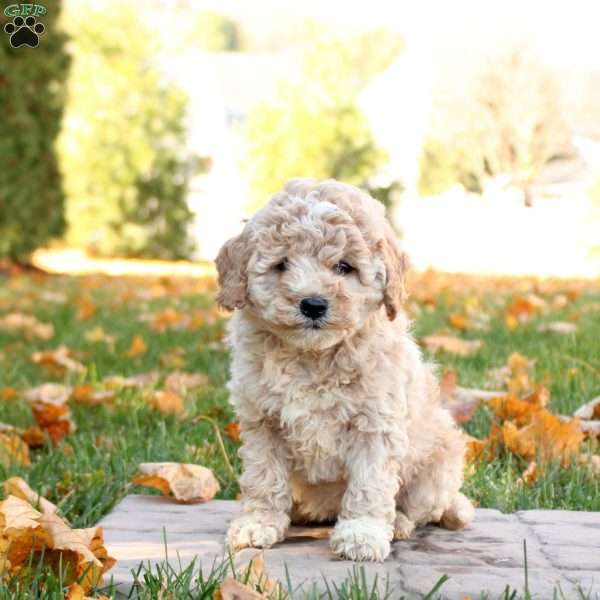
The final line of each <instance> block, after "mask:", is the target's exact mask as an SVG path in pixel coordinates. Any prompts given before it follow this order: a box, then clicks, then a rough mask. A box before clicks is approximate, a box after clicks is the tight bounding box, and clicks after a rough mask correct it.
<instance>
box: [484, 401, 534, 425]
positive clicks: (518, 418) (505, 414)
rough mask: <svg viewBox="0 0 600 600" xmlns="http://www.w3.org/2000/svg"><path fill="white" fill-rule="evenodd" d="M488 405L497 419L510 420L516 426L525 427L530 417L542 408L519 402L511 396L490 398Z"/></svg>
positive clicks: (530, 403) (532, 403)
mask: <svg viewBox="0 0 600 600" xmlns="http://www.w3.org/2000/svg"><path fill="white" fill-rule="evenodd" d="M488 405H489V406H490V407H491V408H492V410H493V411H494V413H495V415H496V416H497V417H498V418H499V419H501V420H503V421H506V420H511V421H514V422H515V423H516V424H517V425H527V423H529V422H530V421H531V417H532V416H533V415H534V414H535V413H537V412H539V411H540V410H542V408H543V406H541V405H540V404H537V403H536V402H528V401H527V400H519V398H517V397H516V396H513V395H509V396H501V397H499V398H491V399H490V400H488Z"/></svg>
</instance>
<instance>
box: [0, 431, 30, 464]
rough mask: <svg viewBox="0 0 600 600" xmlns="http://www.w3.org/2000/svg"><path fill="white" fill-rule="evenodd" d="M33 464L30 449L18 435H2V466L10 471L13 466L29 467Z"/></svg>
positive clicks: (0, 453) (0, 454) (0, 440)
mask: <svg viewBox="0 0 600 600" xmlns="http://www.w3.org/2000/svg"><path fill="white" fill-rule="evenodd" d="M30 464H31V459H30V458H29V447H28V446H27V444H26V443H25V442H24V441H23V440H22V439H21V437H20V436H19V435H18V434H17V433H10V432H8V433H6V432H3V433H0V465H2V466H3V467H4V468H5V469H9V468H10V467H11V466H13V465H17V466H19V467H27V466H29V465H30Z"/></svg>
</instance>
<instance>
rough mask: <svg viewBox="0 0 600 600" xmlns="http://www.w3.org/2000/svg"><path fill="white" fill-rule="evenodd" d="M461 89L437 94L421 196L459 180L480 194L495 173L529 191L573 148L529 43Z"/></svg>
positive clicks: (502, 54)
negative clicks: (550, 164) (554, 160)
mask: <svg viewBox="0 0 600 600" xmlns="http://www.w3.org/2000/svg"><path fill="white" fill-rule="evenodd" d="M459 87H460V90H454V93H452V92H450V93H446V94H438V95H437V97H436V100H437V103H436V105H435V106H434V112H433V117H432V119H431V123H430V127H429V133H428V136H427V139H426V140H425V143H424V147H423V152H422V158H421V178H420V188H421V192H422V193H424V194H435V193H440V192H442V191H444V190H445V189H447V188H448V187H450V186H451V185H452V184H454V183H460V184H462V185H463V186H464V187H465V188H466V189H468V190H470V191H474V192H482V191H483V190H484V189H485V186H486V183H487V182H488V181H489V180H490V179H491V178H493V177H495V176H497V175H507V176H508V177H509V178H510V180H511V183H513V184H515V185H517V186H519V187H521V188H523V189H524V190H527V187H528V186H529V185H530V184H531V183H532V182H533V180H534V179H535V178H536V177H537V175H539V173H540V170H541V169H542V167H543V166H544V165H545V164H546V163H547V162H548V161H549V160H551V159H552V158H554V157H556V156H558V155H560V154H562V153H564V152H565V151H566V150H567V149H568V146H569V131H568V128H567V126H566V123H565V120H564V118H563V115H562V112H561V107H560V96H559V90H558V87H557V84H556V81H555V80H554V78H553V76H552V74H551V73H550V72H549V71H548V70H547V69H546V68H545V67H544V65H543V63H542V61H541V59H540V58H539V57H538V56H537V55H536V54H535V52H533V51H532V50H531V49H530V48H528V47H527V46H524V45H516V46H511V47H508V48H506V49H503V50H501V51H498V52H495V53H492V54H491V55H490V56H488V57H487V59H485V60H482V61H481V62H480V63H479V64H478V65H477V67H475V68H474V70H473V71H472V72H471V73H470V74H468V75H467V76H465V77H464V78H461V79H460V84H459Z"/></svg>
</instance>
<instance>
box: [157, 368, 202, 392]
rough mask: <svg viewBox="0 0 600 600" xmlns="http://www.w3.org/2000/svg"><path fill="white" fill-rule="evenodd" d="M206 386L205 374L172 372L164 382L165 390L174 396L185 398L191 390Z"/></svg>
mask: <svg viewBox="0 0 600 600" xmlns="http://www.w3.org/2000/svg"><path fill="white" fill-rule="evenodd" d="M207 384H208V376H207V375H206V374H205V373H185V372H184V371H174V372H173V373H171V374H170V375H169V376H168V377H167V378H166V380H165V388H166V389H167V390H169V391H171V392H173V393H174V394H179V395H181V396H185V394H186V393H187V392H188V390H189V389H191V388H197V387H200V386H203V385H207Z"/></svg>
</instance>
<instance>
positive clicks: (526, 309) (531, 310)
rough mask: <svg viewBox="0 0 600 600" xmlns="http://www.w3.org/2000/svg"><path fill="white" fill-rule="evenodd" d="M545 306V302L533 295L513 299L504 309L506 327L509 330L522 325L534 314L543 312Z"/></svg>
mask: <svg viewBox="0 0 600 600" xmlns="http://www.w3.org/2000/svg"><path fill="white" fill-rule="evenodd" d="M546 306H547V302H546V301H545V300H544V299H543V298H540V297H539V296H536V295H535V294H528V295H527V296H521V297H518V298H515V299H514V300H513V301H512V302H511V303H510V304H509V305H508V306H507V307H506V317H505V321H506V325H507V326H508V328H509V329H514V328H515V327H516V326H518V325H519V324H520V323H524V322H525V321H527V320H528V319H529V318H530V317H532V316H533V315H535V314H536V313H539V312H541V311H542V310H544V308H546Z"/></svg>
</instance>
